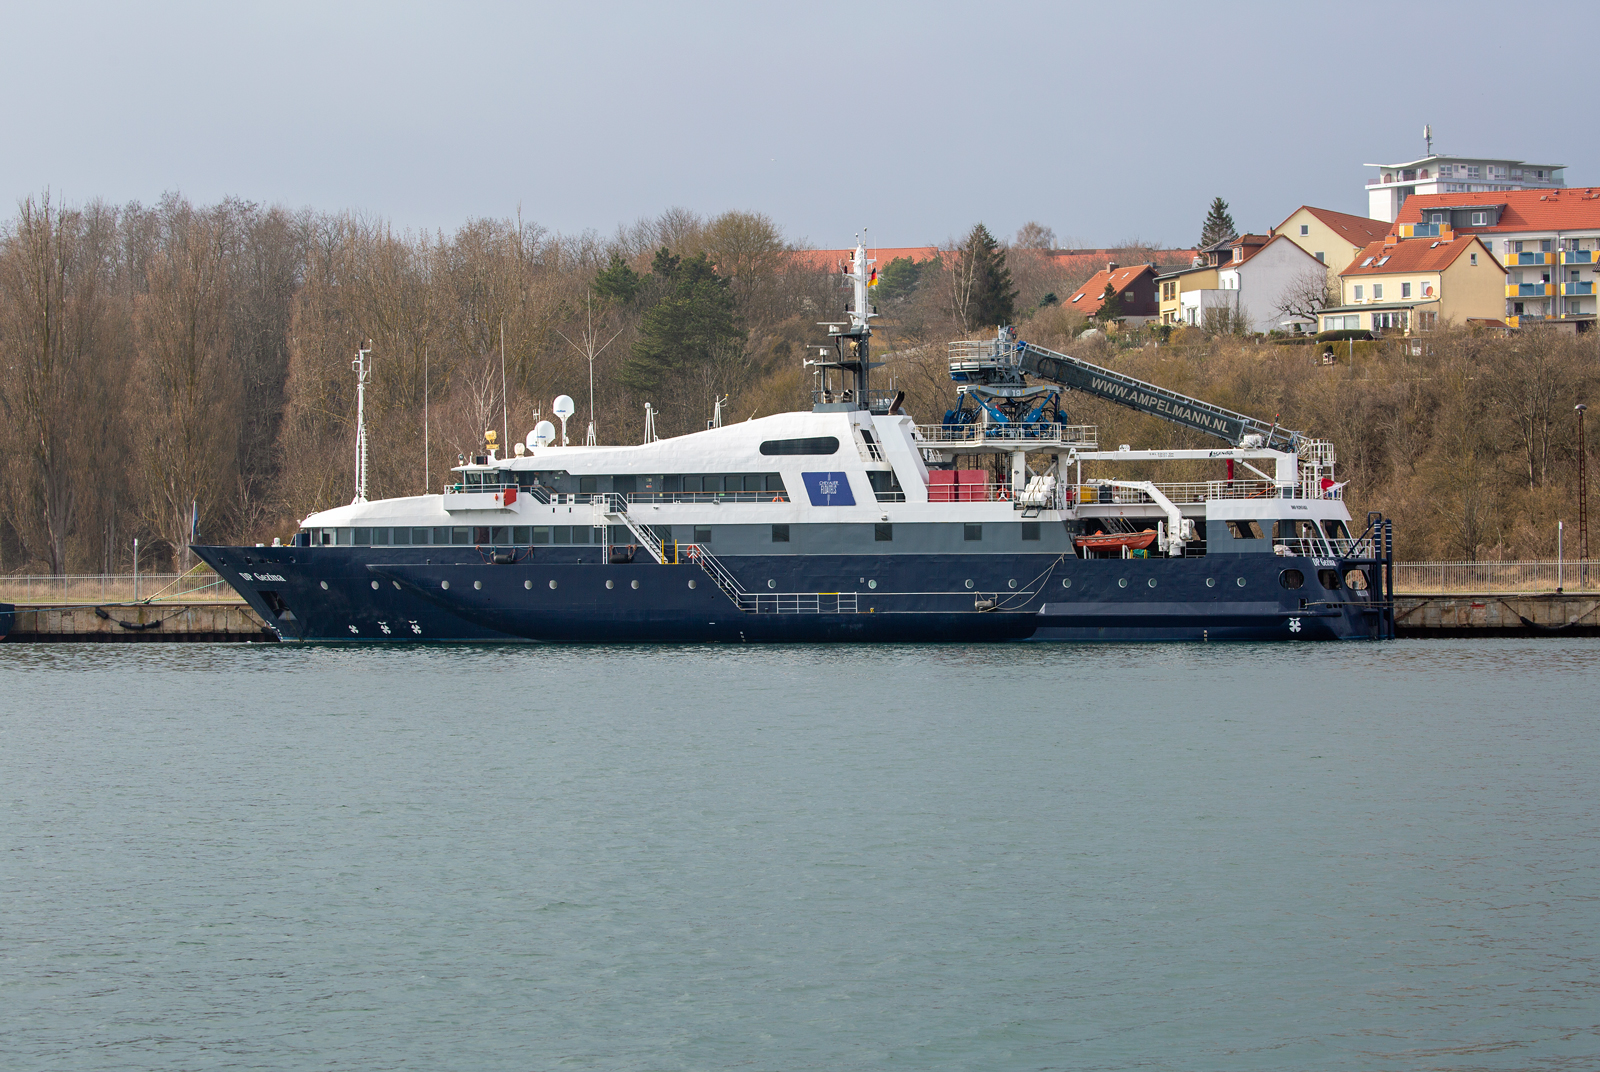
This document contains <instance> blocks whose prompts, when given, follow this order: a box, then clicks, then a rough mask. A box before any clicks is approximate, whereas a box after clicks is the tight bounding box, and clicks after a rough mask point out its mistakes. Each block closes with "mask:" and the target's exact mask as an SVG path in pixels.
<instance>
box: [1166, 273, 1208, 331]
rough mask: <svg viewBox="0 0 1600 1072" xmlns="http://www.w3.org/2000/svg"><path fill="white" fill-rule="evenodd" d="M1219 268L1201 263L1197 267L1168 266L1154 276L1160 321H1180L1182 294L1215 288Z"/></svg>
mask: <svg viewBox="0 0 1600 1072" xmlns="http://www.w3.org/2000/svg"><path fill="white" fill-rule="evenodd" d="M1220 270H1221V269H1219V268H1218V267H1217V266H1216V265H1214V264H1202V265H1200V266H1199V267H1197V268H1169V269H1167V270H1166V271H1164V272H1162V273H1161V274H1160V275H1158V276H1156V299H1157V301H1158V302H1159V303H1160V311H1159V315H1160V318H1161V323H1163V324H1177V323H1181V322H1182V320H1183V316H1182V308H1183V296H1184V295H1185V294H1187V293H1189V292H1190V291H1194V290H1216V289H1217V272H1218V271H1220Z"/></svg>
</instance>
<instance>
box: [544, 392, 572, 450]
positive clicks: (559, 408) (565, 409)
mask: <svg viewBox="0 0 1600 1072" xmlns="http://www.w3.org/2000/svg"><path fill="white" fill-rule="evenodd" d="M577 408H578V407H577V406H575V405H573V404H572V396H571V395H556V400H555V402H554V403H553V404H552V405H551V406H550V412H551V413H554V414H555V415H556V416H557V417H558V418H560V420H561V445H562V446H563V447H565V446H567V445H568V441H567V418H568V417H571V416H572V412H573V410H575V409H577Z"/></svg>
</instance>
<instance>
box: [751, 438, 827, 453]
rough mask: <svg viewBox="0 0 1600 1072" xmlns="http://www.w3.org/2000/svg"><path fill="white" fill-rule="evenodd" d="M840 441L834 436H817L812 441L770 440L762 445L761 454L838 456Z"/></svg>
mask: <svg viewBox="0 0 1600 1072" xmlns="http://www.w3.org/2000/svg"><path fill="white" fill-rule="evenodd" d="M838 452H839V440H838V439H837V438H835V437H834V436H815V437H812V438H810V439H769V440H767V441H765V442H764V443H762V444H761V453H762V454H765V455H768V456H773V455H793V454H837V453H838Z"/></svg>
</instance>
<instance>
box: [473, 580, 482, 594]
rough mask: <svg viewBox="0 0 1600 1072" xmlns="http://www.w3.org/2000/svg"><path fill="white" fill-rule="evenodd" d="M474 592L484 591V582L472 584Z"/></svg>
mask: <svg viewBox="0 0 1600 1072" xmlns="http://www.w3.org/2000/svg"><path fill="white" fill-rule="evenodd" d="M472 590H473V591H474V592H481V591H483V582H482V581H473V582H472Z"/></svg>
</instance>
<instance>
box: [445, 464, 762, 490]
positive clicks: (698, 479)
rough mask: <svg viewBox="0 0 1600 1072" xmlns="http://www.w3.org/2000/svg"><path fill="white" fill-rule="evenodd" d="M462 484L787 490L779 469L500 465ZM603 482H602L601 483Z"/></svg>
mask: <svg viewBox="0 0 1600 1072" xmlns="http://www.w3.org/2000/svg"><path fill="white" fill-rule="evenodd" d="M462 476H463V477H464V478H465V479H464V480H463V481H462V486H463V487H465V488H466V489H467V490H469V491H470V490H471V489H473V488H476V487H490V488H498V487H502V486H504V485H508V484H516V485H518V486H519V487H523V488H534V487H544V488H551V489H554V490H556V491H561V492H565V493H570V492H572V491H573V490H574V488H575V489H576V493H577V494H579V495H594V494H597V493H599V492H602V491H612V492H616V493H618V494H622V495H633V494H637V493H639V492H690V493H693V494H699V495H704V494H707V493H710V494H725V493H727V492H733V491H787V490H788V489H787V488H785V487H784V486H783V477H782V476H781V475H780V474H778V473H693V474H689V473H667V474H666V475H663V476H657V475H655V474H649V475H635V474H627V475H617V476H580V477H571V476H567V475H565V474H562V473H550V472H534V471H531V470H526V469H524V470H517V471H513V470H509V469H501V470H498V471H494V472H485V471H469V472H466V473H463V474H462ZM602 482H603V483H604V484H605V486H604V487H602V486H601V484H602Z"/></svg>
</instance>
